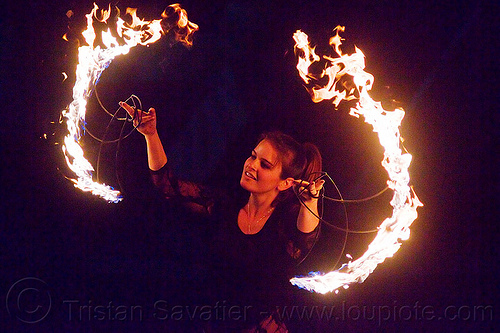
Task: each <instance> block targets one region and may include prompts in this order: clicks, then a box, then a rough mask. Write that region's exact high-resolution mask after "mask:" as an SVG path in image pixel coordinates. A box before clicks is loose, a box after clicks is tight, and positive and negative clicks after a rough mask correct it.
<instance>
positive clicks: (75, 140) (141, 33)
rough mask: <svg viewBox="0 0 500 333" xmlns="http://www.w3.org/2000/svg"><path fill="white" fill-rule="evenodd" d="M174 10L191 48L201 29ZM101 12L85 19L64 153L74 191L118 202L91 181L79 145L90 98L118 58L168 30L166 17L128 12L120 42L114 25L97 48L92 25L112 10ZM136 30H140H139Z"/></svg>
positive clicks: (119, 23) (118, 24)
mask: <svg viewBox="0 0 500 333" xmlns="http://www.w3.org/2000/svg"><path fill="white" fill-rule="evenodd" d="M171 7H172V9H173V11H174V13H179V12H180V13H182V15H179V18H180V17H182V20H180V19H178V20H177V22H176V23H175V24H174V25H172V27H179V28H182V31H181V32H177V31H176V35H177V36H178V37H177V40H179V41H181V42H184V43H185V44H187V45H191V43H190V42H191V34H192V33H194V31H196V30H197V29H198V26H197V25H195V24H194V23H191V22H189V21H187V14H186V12H185V11H184V10H183V9H182V8H180V6H179V5H172V6H171ZM98 9H99V7H98V6H97V5H96V4H94V7H93V9H92V11H91V12H90V13H89V14H87V15H86V18H87V29H86V30H85V31H83V32H82V36H83V37H84V39H85V42H86V44H87V45H83V46H81V47H79V48H78V65H77V67H76V81H75V85H74V87H73V101H72V102H71V104H70V105H69V106H68V108H67V109H66V110H65V111H63V113H62V115H63V117H64V118H66V125H67V128H68V132H69V134H68V135H67V136H66V137H65V138H64V145H63V146H62V150H63V153H64V156H65V158H66V162H67V163H68V166H69V168H70V169H71V170H72V171H73V172H74V173H75V175H76V176H77V179H73V180H72V181H73V182H74V184H75V187H77V188H79V189H81V190H82V191H89V192H91V193H93V194H95V195H97V196H100V197H102V198H103V199H105V200H107V201H109V202H118V201H120V200H121V196H120V192H119V191H116V190H114V189H113V188H111V187H110V186H108V185H105V184H99V183H97V182H94V181H93V180H92V172H93V171H94V169H93V167H92V165H91V164H90V162H89V161H87V159H85V157H84V151H83V149H82V146H81V145H80V139H81V137H82V132H81V130H82V125H83V124H84V122H85V113H86V106H87V99H88V98H89V97H90V95H91V93H92V90H93V88H94V86H95V84H96V82H97V80H98V78H99V77H100V75H101V74H102V72H103V71H104V70H105V69H106V68H107V66H108V65H109V64H110V63H111V61H112V60H113V59H114V58H115V57H116V56H118V55H121V54H127V53H128V52H129V50H130V49H131V48H132V47H134V46H136V45H139V44H140V45H147V44H150V43H154V42H156V41H157V40H158V39H160V38H161V36H162V33H167V32H168V30H167V29H165V26H162V24H161V22H162V20H163V19H167V17H166V16H163V15H162V17H163V18H162V19H158V20H153V21H145V20H142V19H139V18H137V15H136V11H135V10H127V13H128V14H129V15H130V16H131V17H132V23H131V24H127V23H125V21H124V20H123V19H121V18H119V17H118V18H117V19H116V34H117V35H118V36H119V37H120V40H117V39H116V38H115V37H114V36H113V33H112V32H111V27H112V26H113V25H112V24H109V26H110V27H109V28H108V30H107V31H102V32H99V33H100V34H101V40H102V43H103V45H104V47H101V46H100V45H97V46H94V41H95V39H96V37H97V35H96V31H95V30H94V27H93V22H94V20H97V21H99V22H103V23H106V24H108V20H109V19H110V17H111V6H109V7H108V9H107V10H101V11H100V15H98V14H97V13H98ZM186 21H187V22H186ZM186 26H189V27H190V29H189V30H188V29H186ZM137 27H140V28H139V29H137ZM187 34H189V35H187Z"/></svg>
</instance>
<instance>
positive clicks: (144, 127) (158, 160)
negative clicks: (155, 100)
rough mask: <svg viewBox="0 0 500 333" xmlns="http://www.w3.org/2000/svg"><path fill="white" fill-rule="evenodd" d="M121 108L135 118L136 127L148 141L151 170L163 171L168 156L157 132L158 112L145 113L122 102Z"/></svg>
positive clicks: (153, 110) (152, 109)
mask: <svg viewBox="0 0 500 333" xmlns="http://www.w3.org/2000/svg"><path fill="white" fill-rule="evenodd" d="M120 106H121V107H122V108H124V109H125V110H126V111H127V112H128V113H129V114H130V115H131V116H132V117H134V126H138V127H137V130H138V131H139V133H141V134H142V135H144V138H145V139H146V145H147V152H148V165H149V168H150V169H151V170H153V171H157V170H159V169H161V168H162V167H163V166H164V165H165V164H167V154H165V149H163V145H162V143H161V140H160V136H159V135H158V131H157V130H156V110H155V109H154V108H150V109H149V111H148V112H145V111H142V110H139V109H134V108H133V107H131V106H130V105H128V104H127V103H125V102H120ZM139 119H140V123H139Z"/></svg>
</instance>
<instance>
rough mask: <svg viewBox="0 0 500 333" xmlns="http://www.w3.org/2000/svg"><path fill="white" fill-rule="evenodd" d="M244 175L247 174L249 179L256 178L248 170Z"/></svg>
mask: <svg viewBox="0 0 500 333" xmlns="http://www.w3.org/2000/svg"><path fill="white" fill-rule="evenodd" d="M245 176H247V177H248V178H250V179H253V180H257V178H256V177H255V176H254V175H252V174H251V173H250V172H248V171H245Z"/></svg>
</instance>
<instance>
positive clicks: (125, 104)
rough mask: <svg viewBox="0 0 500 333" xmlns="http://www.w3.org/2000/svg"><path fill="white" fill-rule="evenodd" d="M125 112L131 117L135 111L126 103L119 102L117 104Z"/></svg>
mask: <svg viewBox="0 0 500 333" xmlns="http://www.w3.org/2000/svg"><path fill="white" fill-rule="evenodd" d="M118 104H119V105H120V106H121V107H122V108H123V109H124V110H125V111H127V112H128V114H129V115H130V116H131V117H133V116H134V113H135V110H134V108H133V107H131V106H130V105H128V104H127V103H125V102H120V103H118Z"/></svg>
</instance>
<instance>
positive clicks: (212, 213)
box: [120, 102, 324, 332]
mask: <svg viewBox="0 0 500 333" xmlns="http://www.w3.org/2000/svg"><path fill="white" fill-rule="evenodd" d="M120 106H121V107H123V108H124V109H125V110H126V111H127V112H128V113H129V114H130V115H132V116H134V118H135V120H134V123H135V125H139V126H138V128H137V129H138V130H139V132H140V133H142V134H143V135H144V137H145V139H146V144H147V152H148V165H149V168H150V169H151V171H152V176H153V181H154V183H155V185H156V186H158V187H159V188H160V189H161V190H162V191H163V192H164V194H165V196H166V197H167V198H169V199H172V200H179V202H180V203H183V204H184V205H186V206H187V207H188V208H189V209H190V210H191V211H197V212H199V213H200V214H206V216H207V217H208V219H207V220H208V221H212V222H214V224H215V225H216V227H215V228H216V230H217V231H216V232H214V234H215V237H214V240H213V242H212V250H213V251H212V253H213V256H212V259H213V260H212V261H211V265H212V266H213V269H214V272H215V273H214V274H213V275H212V276H211V277H210V280H211V282H212V285H211V287H212V288H211V289H212V290H217V292H216V293H215V294H216V296H215V297H218V300H219V301H221V300H224V301H227V302H228V303H229V304H243V305H244V306H245V308H242V309H240V310H245V311H244V313H243V315H245V318H240V319H245V320H247V321H248V322H249V323H250V324H252V323H254V324H253V326H251V327H250V331H258V329H262V328H264V329H266V328H267V329H270V330H272V329H273V328H274V330H275V331H278V332H280V331H286V328H285V327H284V325H283V323H282V322H281V321H280V320H279V318H276V316H275V315H274V316H273V311H272V309H273V308H274V307H275V306H277V305H281V304H280V302H282V301H283V299H284V291H285V290H286V289H288V288H290V283H289V282H288V279H289V278H290V276H291V274H293V268H294V267H295V266H296V264H297V262H298V261H300V260H301V259H303V258H304V256H305V255H306V254H307V252H308V250H309V249H310V247H311V245H312V241H313V240H314V238H315V237H316V236H317V232H315V231H317V226H318V223H319V220H318V218H317V217H316V216H317V215H318V207H317V201H318V193H319V191H320V190H321V188H322V186H323V184H324V181H323V180H319V181H316V182H314V181H313V179H314V178H317V175H318V173H319V172H320V171H321V155H320V154H319V151H318V150H317V148H316V147H315V146H314V145H312V144H304V145H301V144H299V143H297V142H296V141H295V140H294V139H293V138H292V137H290V136H288V135H285V134H283V133H280V132H271V133H267V134H264V135H263V136H262V137H261V139H260V140H259V142H258V144H257V145H256V147H255V148H254V149H253V151H252V153H251V156H250V157H249V158H248V159H247V160H246V161H245V163H244V166H243V170H242V174H241V178H240V186H241V188H242V189H244V190H245V192H244V193H243V194H242V195H239V194H238V193H239V192H241V191H236V192H230V193H228V191H225V192H217V191H215V190H213V189H210V188H207V187H204V186H202V185H199V184H194V183H190V182H186V181H181V180H179V179H177V178H176V177H175V175H173V174H172V171H171V170H170V169H169V167H168V164H167V161H168V160H167V156H166V154H165V151H164V149H163V145H162V143H161V140H160V138H159V136H158V132H157V130H156V111H155V109H153V108H151V109H149V111H148V112H147V113H146V112H143V111H140V110H134V109H133V108H132V107H130V106H129V105H128V104H126V103H123V102H120ZM137 119H140V120H141V121H140V124H139V122H138V120H137ZM294 190H295V191H296V192H297V193H300V196H301V200H300V201H301V202H302V204H300V202H299V200H298V199H297V197H296V195H295V194H294V193H293V191H294ZM311 212H312V213H311ZM263 309H265V311H263ZM246 310H256V311H251V313H257V314H266V315H263V316H262V317H260V318H259V317H258V316H257V317H256V318H249V317H251V316H252V314H251V313H247V312H246ZM247 315H248V317H247ZM229 319H231V318H229ZM255 323H257V324H255Z"/></svg>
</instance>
